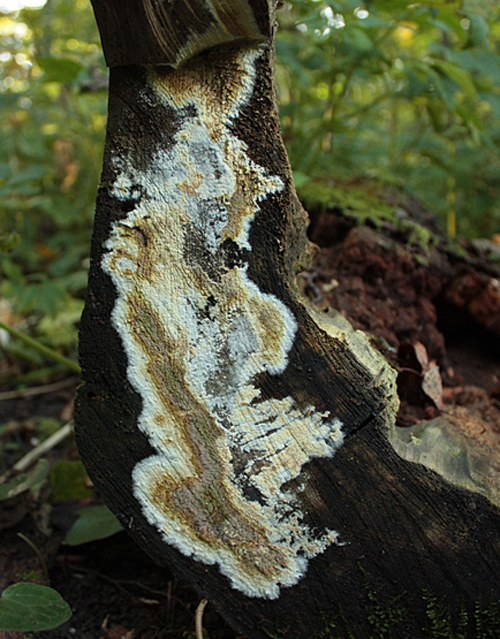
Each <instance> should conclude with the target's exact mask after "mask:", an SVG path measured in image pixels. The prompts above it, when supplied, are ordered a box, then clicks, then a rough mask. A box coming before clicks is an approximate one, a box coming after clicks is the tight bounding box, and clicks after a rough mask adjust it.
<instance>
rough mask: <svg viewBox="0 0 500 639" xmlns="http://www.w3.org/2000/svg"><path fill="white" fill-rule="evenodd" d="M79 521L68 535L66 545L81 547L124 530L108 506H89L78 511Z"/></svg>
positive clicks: (65, 540)
mask: <svg viewBox="0 0 500 639" xmlns="http://www.w3.org/2000/svg"><path fill="white" fill-rule="evenodd" d="M78 515H79V517H78V519H77V520H76V521H75V523H74V524H73V527H72V528H71V530H70V531H69V532H68V534H67V535H66V538H65V539H64V543H65V544H68V546H79V545H80V544H86V543H88V542H89V541H96V540H97V539H106V537H111V536H112V535H115V534H116V533H117V532H120V531H121V530H123V526H122V525H121V524H120V522H119V521H118V519H117V518H116V517H115V516H114V515H113V513H112V512H111V511H110V510H109V508H108V507H107V506H87V508H81V509H80V510H79V511H78Z"/></svg>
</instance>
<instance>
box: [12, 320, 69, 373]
mask: <svg viewBox="0 0 500 639" xmlns="http://www.w3.org/2000/svg"><path fill="white" fill-rule="evenodd" d="M0 328H2V329H3V330H4V331H7V333H9V335H12V337H15V338H17V339H20V340H21V341H22V342H24V343H25V344H28V346H31V347H32V348H34V349H36V350H37V351H38V352H39V353H42V354H43V355H46V356H47V357H50V358H51V359H53V360H55V361H56V362H59V363H60V364H64V366H66V368H69V369H70V370H72V371H75V372H76V373H81V368H80V366H78V364H77V363H76V362H74V361H73V360H71V359H68V358H67V357H64V355H60V354H59V353H58V352H57V351H55V350H54V349H53V348H49V347H48V346H45V345H44V344H42V343H41V342H39V341H38V340H36V339H33V337H29V335H25V334H24V333H21V331H18V330H17V329H16V328H14V327H13V326H10V325H9V324H5V322H2V321H0Z"/></svg>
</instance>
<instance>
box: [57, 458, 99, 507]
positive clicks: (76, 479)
mask: <svg viewBox="0 0 500 639" xmlns="http://www.w3.org/2000/svg"><path fill="white" fill-rule="evenodd" d="M86 479H87V472H86V470H85V467H84V466H83V464H82V462H81V461H79V460H78V461H70V460H67V459H59V460H58V461H57V462H56V463H55V464H54V467H53V468H52V472H51V474H50V485H51V488H52V499H54V500H58V499H83V498H85V497H91V496H92V494H93V490H92V489H91V488H89V487H88V486H87V484H86Z"/></svg>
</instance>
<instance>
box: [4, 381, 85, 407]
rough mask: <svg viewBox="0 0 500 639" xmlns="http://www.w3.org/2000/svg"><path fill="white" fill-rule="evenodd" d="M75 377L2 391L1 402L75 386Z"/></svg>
mask: <svg viewBox="0 0 500 639" xmlns="http://www.w3.org/2000/svg"><path fill="white" fill-rule="evenodd" d="M74 383H75V378H74V377H72V378H70V379H63V380H61V381H60V382H54V383H53V384H44V385H43V386H32V387H31V388H23V389H22V390H15V391H4V392H3V393H0V402H3V401H5V400H7V399H18V398H19V397H30V396H32V395H45V394H46V393H52V392H53V391H58V390H62V389H63V388H68V387H69V386H73V384H74Z"/></svg>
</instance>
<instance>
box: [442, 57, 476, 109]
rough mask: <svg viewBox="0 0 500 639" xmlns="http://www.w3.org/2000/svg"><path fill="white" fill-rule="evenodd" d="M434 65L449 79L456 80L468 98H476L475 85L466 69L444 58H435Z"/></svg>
mask: <svg viewBox="0 0 500 639" xmlns="http://www.w3.org/2000/svg"><path fill="white" fill-rule="evenodd" d="M434 66H435V67H437V68H438V69H440V70H441V71H442V72H443V73H444V74H445V75H447V76H448V77H449V78H450V79H451V80H453V81H454V82H456V83H457V84H458V85H459V86H460V88H461V89H463V90H464V91H465V93H466V94H467V95H468V96H469V97H470V98H472V99H473V100H475V99H476V98H477V90H476V85H475V84H474V80H473V79H472V76H471V74H470V73H469V72H468V71H465V69H461V68H460V67H458V66H457V65H456V64H452V63H451V62H446V61H445V60H435V61H434Z"/></svg>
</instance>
